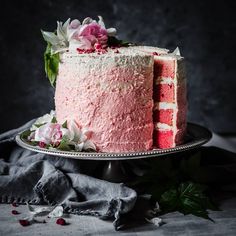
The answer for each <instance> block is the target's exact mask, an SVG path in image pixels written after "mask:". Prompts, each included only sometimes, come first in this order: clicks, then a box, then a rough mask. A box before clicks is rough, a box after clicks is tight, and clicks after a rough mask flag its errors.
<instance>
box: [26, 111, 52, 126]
mask: <svg viewBox="0 0 236 236" xmlns="http://www.w3.org/2000/svg"><path fill="white" fill-rule="evenodd" d="M55 116H56V113H55V111H53V110H51V112H50V114H45V115H44V116H42V117H39V118H38V119H37V120H36V121H35V123H34V124H33V125H32V127H31V128H30V130H31V131H34V130H36V129H37V128H38V127H37V126H38V125H42V124H46V123H49V122H51V121H52V119H53V118H54V117H55Z"/></svg>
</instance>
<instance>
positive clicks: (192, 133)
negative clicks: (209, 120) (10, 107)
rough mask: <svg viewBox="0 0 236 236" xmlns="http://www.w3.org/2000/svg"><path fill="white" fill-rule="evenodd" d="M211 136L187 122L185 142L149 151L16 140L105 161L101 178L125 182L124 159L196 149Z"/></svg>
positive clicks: (52, 151) (64, 154)
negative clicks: (64, 146)
mask: <svg viewBox="0 0 236 236" xmlns="http://www.w3.org/2000/svg"><path fill="white" fill-rule="evenodd" d="M211 137H212V134H211V132H210V131H209V130H208V129H206V128H204V127H202V126H200V125H196V124H193V123H188V124H187V134H186V137H185V142H184V144H182V145H179V146H177V147H174V148H168V149H153V150H150V151H142V152H120V153H103V152H76V151H61V150H56V149H46V148H40V147H38V146H33V145H32V144H30V143H29V142H27V141H26V140H24V139H22V138H21V135H20V134H18V135H17V136H16V142H17V144H18V145H19V146H21V147H23V148H25V149H28V150H31V151H34V152H38V153H44V154H48V155H52V156H57V157H58V156H59V157H63V158H73V159H77V160H93V161H106V163H105V166H104V169H103V173H102V177H101V178H102V179H104V180H108V181H111V182H126V181H128V180H129V179H130V176H129V174H128V173H127V171H126V168H125V164H124V163H125V161H127V160H128V161H129V162H130V161H131V160H138V159H144V158H158V157H167V156H169V155H170V154H175V153H180V152H186V151H189V150H192V149H196V148H198V147H200V146H202V145H203V144H205V143H207V142H208V141H209V140H210V139H211Z"/></svg>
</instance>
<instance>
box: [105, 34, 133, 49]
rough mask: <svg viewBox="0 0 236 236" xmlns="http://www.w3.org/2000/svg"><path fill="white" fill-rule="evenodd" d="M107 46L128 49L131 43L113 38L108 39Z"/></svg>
mask: <svg viewBox="0 0 236 236" xmlns="http://www.w3.org/2000/svg"><path fill="white" fill-rule="evenodd" d="M107 44H108V46H109V47H111V46H122V47H128V46H129V45H130V44H131V43H130V42H127V41H123V40H119V39H118V38H116V37H114V36H110V37H108V41H107Z"/></svg>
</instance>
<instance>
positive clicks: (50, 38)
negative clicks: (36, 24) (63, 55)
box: [41, 18, 70, 54]
mask: <svg viewBox="0 0 236 236" xmlns="http://www.w3.org/2000/svg"><path fill="white" fill-rule="evenodd" d="M69 24H70V18H69V19H68V20H67V21H66V22H65V23H64V24H63V23H62V22H60V21H58V22H57V30H56V33H53V32H47V31H43V30H41V32H42V35H43V38H44V40H45V41H47V42H48V43H50V44H51V46H52V47H51V53H52V54H55V53H58V52H63V51H66V50H67V49H68V47H69V37H68V35H69V31H68V28H69Z"/></svg>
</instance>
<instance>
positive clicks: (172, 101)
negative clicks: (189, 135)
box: [153, 54, 187, 148]
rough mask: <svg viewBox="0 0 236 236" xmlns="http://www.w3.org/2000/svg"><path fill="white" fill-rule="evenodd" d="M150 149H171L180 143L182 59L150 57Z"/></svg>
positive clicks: (183, 102) (184, 102) (183, 86)
mask: <svg viewBox="0 0 236 236" xmlns="http://www.w3.org/2000/svg"><path fill="white" fill-rule="evenodd" d="M153 91H154V95H153V99H154V110H153V120H154V135H153V139H154V146H156V147H158V148H171V147H175V146H176V145H178V144H181V143H182V142H183V141H184V136H185V132H186V122H187V121H186V112H187V100H186V76H185V72H184V60H183V58H182V57H180V56H177V55H173V54H165V55H159V56H154V87H153Z"/></svg>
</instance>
